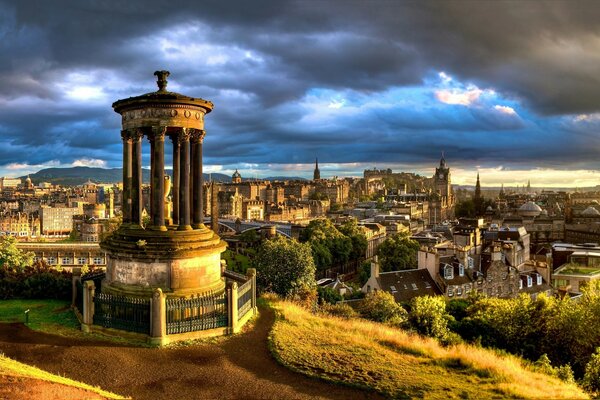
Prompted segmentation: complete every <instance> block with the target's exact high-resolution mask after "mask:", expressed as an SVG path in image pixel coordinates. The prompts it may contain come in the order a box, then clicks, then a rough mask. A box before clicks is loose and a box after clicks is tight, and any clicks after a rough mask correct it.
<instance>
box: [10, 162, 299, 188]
mask: <svg viewBox="0 0 600 400" xmlns="http://www.w3.org/2000/svg"><path fill="white" fill-rule="evenodd" d="M142 175H143V180H144V182H145V183H148V182H150V170H148V169H143V170H142ZM203 175H204V181H205V182H207V181H208V180H209V179H212V180H213V181H216V182H231V176H229V175H225V174H221V173H212V174H203ZM29 177H30V178H31V181H32V182H33V184H34V185H37V184H38V183H40V182H49V183H52V184H54V185H62V186H77V185H82V184H84V183H85V182H87V181H88V180H91V181H92V182H95V183H118V182H121V181H122V180H123V169H122V168H95V167H70V168H45V169H42V170H39V171H38V172H36V173H35V174H31V175H29ZM25 178H26V176H22V177H21V179H25ZM250 180H253V179H250V178H248V179H244V181H250ZM264 180H268V181H276V180H281V181H282V180H306V179H305V178H300V177H285V176H274V177H269V178H265V179H264Z"/></svg>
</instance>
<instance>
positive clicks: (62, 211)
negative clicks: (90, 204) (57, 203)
mask: <svg viewBox="0 0 600 400" xmlns="http://www.w3.org/2000/svg"><path fill="white" fill-rule="evenodd" d="M82 211H83V204H81V207H50V206H41V207H40V224H41V234H42V236H67V235H69V234H70V233H71V230H72V229H73V217H74V216H76V215H80V214H81V213H82Z"/></svg>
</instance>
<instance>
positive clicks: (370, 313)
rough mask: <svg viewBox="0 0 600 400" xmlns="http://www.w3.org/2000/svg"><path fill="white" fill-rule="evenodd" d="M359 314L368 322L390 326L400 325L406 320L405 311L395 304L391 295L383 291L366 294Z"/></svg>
mask: <svg viewBox="0 0 600 400" xmlns="http://www.w3.org/2000/svg"><path fill="white" fill-rule="evenodd" d="M360 313H361V314H362V315H363V316H364V317H365V318H368V319H370V320H373V321H377V322H385V323H388V324H392V325H402V324H403V323H405V322H406V318H407V313H406V310H405V309H404V308H402V306H401V305H400V304H398V303H396V300H395V299H394V296H392V294H391V293H388V292H385V291H383V290H376V291H373V292H370V293H367V295H366V296H365V298H364V300H363V302H362V304H361V307H360Z"/></svg>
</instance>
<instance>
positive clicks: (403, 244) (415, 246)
mask: <svg viewBox="0 0 600 400" xmlns="http://www.w3.org/2000/svg"><path fill="white" fill-rule="evenodd" d="M418 251H419V243H418V242H417V241H415V240H412V239H411V238H410V236H409V233H399V234H397V235H394V236H390V237H388V238H387V239H385V241H384V242H383V243H381V245H380V246H379V249H378V250H377V255H378V256H379V265H380V267H381V270H382V271H383V272H388V271H396V270H403V269H413V268H416V267H417V252H418Z"/></svg>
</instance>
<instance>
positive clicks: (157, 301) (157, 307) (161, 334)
mask: <svg viewBox="0 0 600 400" xmlns="http://www.w3.org/2000/svg"><path fill="white" fill-rule="evenodd" d="M166 298H167V296H165V295H164V294H163V291H162V289H160V288H157V289H154V292H153V293H152V303H151V306H150V309H151V310H152V316H151V320H150V324H151V326H150V344H153V345H157V346H162V345H165V344H167V304H166Z"/></svg>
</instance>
